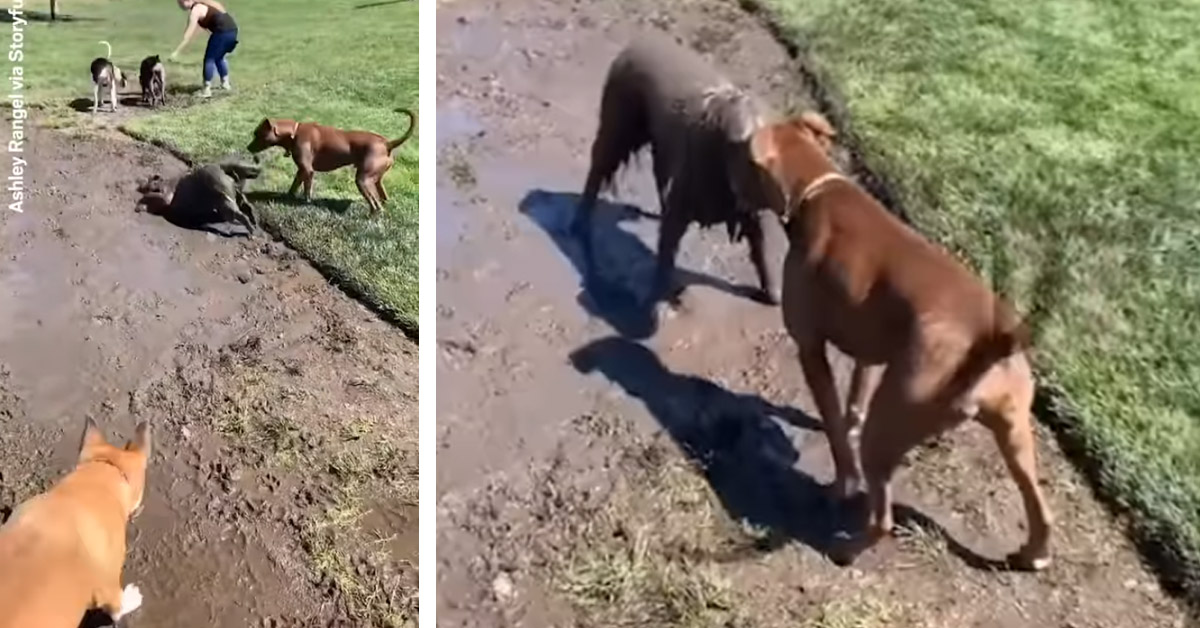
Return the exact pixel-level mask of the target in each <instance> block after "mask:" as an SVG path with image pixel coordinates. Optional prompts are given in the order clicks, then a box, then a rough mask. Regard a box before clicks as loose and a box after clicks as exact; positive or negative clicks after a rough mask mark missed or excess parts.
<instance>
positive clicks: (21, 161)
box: [4, 0, 29, 212]
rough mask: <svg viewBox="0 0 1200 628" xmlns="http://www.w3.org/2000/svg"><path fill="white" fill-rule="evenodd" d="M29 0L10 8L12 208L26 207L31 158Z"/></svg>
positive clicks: (14, 4) (14, 1)
mask: <svg viewBox="0 0 1200 628" xmlns="http://www.w3.org/2000/svg"><path fill="white" fill-rule="evenodd" d="M24 9H25V0H13V6H12V8H11V9H9V10H8V14H9V15H10V16H11V18H12V19H11V24H12V43H11V44H9V47H8V61H9V63H11V64H12V70H11V71H10V72H9V75H8V78H9V81H10V82H11V88H10V90H9V94H8V100H9V103H10V104H11V106H12V109H11V116H10V118H9V120H10V123H11V125H12V126H11V131H12V134H11V135H10V136H9V140H8V154H9V155H12V169H11V171H10V173H9V175H8V185H6V186H5V188H4V189H6V190H8V193H9V194H10V195H11V199H12V200H11V202H10V203H9V204H8V208H9V209H10V210H12V211H15V212H23V211H25V207H24V205H25V193H26V189H25V171H26V167H27V166H28V165H29V162H28V161H26V160H25V157H24V154H25V129H26V124H27V122H28V118H29V111H28V110H27V109H26V108H25V66H24V65H22V64H23V63H24V62H25V49H24V44H25V27H26V26H27V25H28V24H29V20H27V19H25V15H24V13H25V11H24Z"/></svg>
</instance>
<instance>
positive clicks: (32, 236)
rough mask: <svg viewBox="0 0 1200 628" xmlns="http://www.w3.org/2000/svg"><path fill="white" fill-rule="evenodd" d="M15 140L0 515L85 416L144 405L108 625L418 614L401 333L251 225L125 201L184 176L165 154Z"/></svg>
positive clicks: (411, 433) (129, 415)
mask: <svg viewBox="0 0 1200 628" xmlns="http://www.w3.org/2000/svg"><path fill="white" fill-rule="evenodd" d="M101 115H103V114H101ZM29 143H30V145H31V146H32V147H33V151H34V152H33V153H32V154H29V155H28V158H29V159H30V161H31V162H32V163H31V168H32V169H31V172H30V175H29V178H28V179H27V185H28V187H29V189H31V190H32V197H31V199H30V201H29V202H28V203H27V204H26V207H25V212H24V213H21V214H17V213H14V212H9V211H7V210H5V211H0V450H2V451H3V452H4V456H3V457H0V508H2V509H3V510H2V511H0V516H7V514H8V513H9V511H10V510H11V508H12V507H13V506H15V505H16V504H17V503H19V502H20V501H21V500H23V499H24V498H26V497H29V496H31V495H32V494H34V493H35V492H37V491H39V490H42V489H44V488H46V487H48V486H49V485H50V483H51V482H53V481H54V480H55V479H56V478H58V477H60V476H61V475H62V474H63V473H64V472H66V471H67V470H68V469H69V468H70V467H71V466H72V465H73V463H74V456H75V455H76V454H77V453H78V450H77V447H78V443H79V434H80V433H81V432H80V430H81V429H82V426H83V421H84V417H87V416H91V417H94V418H95V419H96V420H97V422H98V423H99V424H100V426H101V427H102V428H104V429H105V430H106V432H107V433H108V434H109V435H110V437H112V438H114V439H115V438H116V437H117V436H120V437H122V438H127V437H128V436H129V435H130V434H131V433H132V431H133V426H134V424H135V423H136V422H137V421H141V420H147V421H150V422H151V423H152V424H153V426H154V430H155V432H154V453H153V457H152V459H151V462H150V469H149V473H148V479H147V482H148V489H147V491H148V492H147V497H146V501H145V508H144V510H143V511H142V513H141V515H140V516H139V517H137V518H136V519H135V520H134V521H133V523H132V525H131V526H130V532H129V541H130V542H129V547H130V549H129V557H128V562H127V563H126V566H125V579H126V581H127V582H133V583H136V584H138V585H139V586H140V587H141V589H142V592H143V594H144V595H145V603H144V606H143V607H142V608H141V609H140V610H138V611H137V612H135V613H134V614H133V615H131V616H130V617H129V618H128V620H127V623H126V625H128V626H131V627H137V626H166V625H170V626H180V627H184V626H197V627H199V626H205V627H208V626H277V627H282V626H359V625H392V626H402V625H415V622H416V612H417V602H416V591H417V344H416V343H415V342H414V341H412V340H410V339H408V338H406V337H405V336H404V335H403V334H402V333H401V332H399V331H398V330H397V329H395V328H394V327H391V326H389V325H387V324H385V323H383V322H381V321H380V320H378V319H377V318H376V317H375V316H374V315H372V314H371V313H370V312H369V311H368V310H367V309H365V308H364V307H362V306H361V305H359V304H358V303H357V302H355V301H353V300H351V299H350V298H348V297H346V296H345V295H344V294H342V293H341V292H339V291H338V290H337V289H335V288H333V287H331V286H329V285H328V284H327V283H326V282H325V280H324V279H322V277H321V276H320V275H319V274H318V273H317V272H316V271H315V270H313V269H312V268H311V267H310V266H309V265H308V264H307V263H306V262H305V261H304V260H302V259H300V258H298V257H297V256H296V255H295V254H294V253H293V252H292V251H291V250H290V249H288V248H287V247H286V246H284V245H283V244H281V243H279V242H275V241H273V240H272V238H270V237H269V236H266V235H261V236H260V237H258V238H257V239H254V240H248V239H245V238H226V237H221V236H219V235H216V234H213V233H209V232H203V231H197V230H191V229H182V228H180V227H177V226H174V225H172V224H169V223H167V222H166V221H164V220H163V219H161V218H158V217H155V216H150V215H146V214H135V213H134V212H133V207H134V204H135V201H136V191H135V186H136V182H137V181H139V180H141V179H144V178H145V177H146V176H148V175H149V174H151V173H155V172H157V173H162V174H164V175H172V174H177V173H181V172H182V171H183V170H184V166H183V165H182V164H181V163H179V162H178V161H176V160H175V159H174V158H172V157H170V156H169V155H166V154H165V153H163V152H162V151H160V150H158V149H154V148H150V147H148V146H145V145H142V144H139V143H136V142H134V141H132V140H129V139H127V138H120V137H113V136H110V135H104V136H103V137H96V138H82V137H78V136H77V135H71V136H68V135H64V134H62V133H60V132H57V131H51V130H40V131H37V130H35V132H34V134H33V135H32V138H31V139H30V142H29ZM6 205H7V202H6ZM122 442H123V441H122Z"/></svg>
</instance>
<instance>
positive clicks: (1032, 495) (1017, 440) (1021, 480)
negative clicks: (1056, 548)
mask: <svg viewBox="0 0 1200 628" xmlns="http://www.w3.org/2000/svg"><path fill="white" fill-rule="evenodd" d="M1019 388H1020V390H1018V391H1015V392H1010V393H1009V394H1008V395H1006V396H1005V398H1004V399H1003V400H1002V402H1001V403H997V404H993V405H992V406H990V407H989V406H988V405H985V406H983V407H981V408H980V412H979V416H978V420H979V422H980V423H982V424H983V425H984V426H985V427H987V428H988V430H990V431H991V432H992V435H993V436H994V437H995V439H996V445H997V446H998V447H999V449H1000V455H1001V456H1003V458H1004V463H1005V465H1006V466H1007V467H1008V471H1009V473H1010V474H1012V478H1013V481H1014V482H1016V484H1017V490H1018V491H1020V493H1021V501H1022V502H1023V503H1024V506H1025V517H1026V520H1027V521H1028V529H1029V536H1028V539H1027V540H1026V542H1025V545H1023V546H1022V547H1021V549H1020V550H1018V551H1017V552H1016V553H1014V554H1010V555H1009V556H1008V561H1009V563H1010V564H1012V565H1013V566H1015V567H1018V568H1020V569H1028V570H1033V571H1039V570H1042V569H1045V568H1046V567H1048V566H1049V565H1050V527H1051V525H1052V521H1051V516H1050V512H1049V508H1048V507H1047V506H1046V500H1045V498H1044V497H1043V496H1042V491H1041V488H1039V486H1038V478H1037V453H1036V448H1035V444H1034V435H1033V425H1032V418H1031V416H1030V407H1031V405H1032V403H1033V385H1032V379H1031V378H1029V379H1025V380H1024V381H1023V382H1022V383H1021V385H1020V386H1019Z"/></svg>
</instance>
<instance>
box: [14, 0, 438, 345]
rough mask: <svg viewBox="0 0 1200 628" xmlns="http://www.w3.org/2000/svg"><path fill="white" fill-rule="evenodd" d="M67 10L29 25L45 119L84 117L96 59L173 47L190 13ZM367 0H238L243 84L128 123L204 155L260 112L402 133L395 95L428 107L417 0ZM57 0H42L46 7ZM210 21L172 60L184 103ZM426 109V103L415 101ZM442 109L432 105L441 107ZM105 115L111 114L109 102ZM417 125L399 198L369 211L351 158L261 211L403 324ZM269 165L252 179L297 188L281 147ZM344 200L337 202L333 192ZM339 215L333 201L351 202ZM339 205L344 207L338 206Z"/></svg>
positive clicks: (235, 64)
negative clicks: (304, 194)
mask: <svg viewBox="0 0 1200 628" xmlns="http://www.w3.org/2000/svg"><path fill="white" fill-rule="evenodd" d="M63 4H64V8H63V9H62V11H63V12H64V13H66V14H69V15H70V16H72V17H74V18H76V20H74V21H70V22H62V23H57V24H48V23H34V24H31V25H30V27H29V28H30V30H29V41H30V43H29V45H28V51H27V55H28V57H27V60H26V70H25V71H26V74H27V76H28V77H29V78H28V84H29V89H30V90H31V92H30V96H31V99H30V100H31V102H32V103H34V104H36V105H38V106H39V107H41V108H42V109H43V111H44V112H45V115H46V116H47V118H48V119H51V120H54V121H55V122H56V123H61V121H62V119H63V118H64V117H66V118H70V117H74V118H83V117H86V116H79V115H76V114H74V112H73V111H71V110H70V109H69V108H68V107H67V105H68V103H70V102H71V101H72V100H75V99H78V98H81V97H88V98H90V96H91V86H90V82H89V80H88V78H87V72H86V67H87V64H88V63H90V62H91V60H92V58H94V57H96V56H98V55H103V54H104V52H105V49H104V47H103V46H101V45H99V44H98V43H97V42H98V41H100V40H107V41H108V42H110V43H111V44H112V45H113V57H114V60H115V61H116V62H117V63H118V65H120V66H121V67H123V68H125V69H126V70H127V71H129V72H132V73H133V75H134V76H133V77H132V78H133V84H132V85H130V88H129V90H130V91H136V90H137V81H136V73H137V68H138V64H139V63H140V61H141V59H142V58H143V57H145V56H146V55H150V54H160V55H162V57H163V58H164V59H165V58H166V57H167V55H169V54H170V52H171V51H172V50H173V49H174V48H175V46H177V45H178V44H179V40H180V38H181V37H182V34H183V27H184V24H185V22H184V19H185V15H184V12H183V11H181V10H180V9H179V8H178V7H177V5H176V4H175V3H174V2H172V1H170V0H121V1H120V2H97V1H96V0H68V1H67V2H64V3H63ZM364 4H372V3H369V2H366V0H329V1H325V0H255V1H254V2H241V1H239V0H233V1H232V2H230V3H229V4H227V5H226V6H228V8H229V10H230V11H231V12H232V13H233V15H234V17H235V18H236V20H237V22H238V26H239V31H240V36H239V39H240V43H239V44H238V47H237V50H236V51H235V53H234V55H233V56H232V57H230V73H231V78H232V82H233V85H234V92H233V93H232V94H222V93H220V90H217V91H218V96H219V97H218V98H216V99H214V100H213V101H212V102H204V103H201V104H196V105H195V106H190V107H178V108H171V109H169V110H166V111H163V112H161V113H157V114H151V115H139V116H137V117H136V118H134V119H132V120H130V121H129V122H127V123H126V124H125V129H126V130H127V131H128V132H129V133H130V134H132V135H134V136H135V137H139V138H142V139H145V140H148V141H152V142H155V143H160V144H163V145H167V146H170V147H171V148H173V149H176V150H178V151H180V152H182V153H183V154H185V155H187V156H188V157H189V158H192V159H197V160H204V159H210V158H214V157H219V156H222V155H225V154H227V153H230V152H234V151H243V150H244V149H245V146H246V144H247V143H248V142H249V141H250V135H251V132H252V131H253V129H254V127H255V126H256V125H257V124H258V122H259V121H261V120H262V118H263V117H267V116H269V117H285V118H294V119H297V120H301V121H305V120H308V121H315V122H321V123H323V124H328V125H332V126H337V127H343V128H353V129H367V130H371V131H375V132H378V133H381V134H383V135H385V136H387V137H397V136H399V135H400V134H402V133H403V132H404V130H405V129H406V128H407V118H405V117H404V116H403V115H401V114H399V113H396V112H395V109H396V108H397V107H408V108H410V109H412V110H414V111H416V110H417V66H418V62H417V2H415V1H403V2H397V3H392V4H383V5H380V6H370V7H366V8H361V9H356V8H355V6H357V5H364ZM47 7H48V5H47V6H38V5H34V6H32V7H29V8H31V9H36V10H42V11H45V10H47ZM206 40H207V33H204V32H200V33H198V34H197V36H196V37H195V38H194V39H193V40H192V42H191V43H190V44H189V46H188V48H187V49H186V50H185V51H184V52H183V53H182V55H181V60H180V62H179V63H169V64H168V65H167V82H168V85H169V87H170V88H171V89H172V90H176V89H178V90H180V92H178V93H176V94H171V93H168V97H169V98H171V97H174V98H175V100H176V102H179V101H185V102H186V101H190V100H192V99H191V98H190V97H189V96H188V95H187V93H188V92H189V91H192V90H195V89H197V88H198V87H199V86H200V84H201V82H202V78H201V62H202V59H203V54H204V45H205V43H206ZM417 113H418V115H420V112H419V111H418V112H417ZM432 114H433V112H426V115H432ZM101 115H103V114H101ZM417 146H418V140H417V136H416V135H415V134H414V136H413V137H412V138H411V139H410V140H409V141H408V142H406V143H405V144H404V146H402V147H400V148H399V149H398V150H397V151H396V152H395V153H394V155H395V157H396V164H395V166H393V167H392V169H391V171H389V173H388V175H387V176H386V177H385V178H384V185H385V187H386V188H387V190H388V194H389V196H390V197H391V199H390V200H389V201H388V203H387V207H386V210H385V212H384V214H383V215H382V216H381V217H379V218H371V217H370V216H369V214H368V210H367V207H366V204H365V203H364V202H363V200H362V198H361V196H360V195H359V193H358V190H357V189H356V187H355V185H354V178H353V168H346V169H343V170H340V171H337V172H333V173H319V174H318V175H317V176H316V179H315V182H314V186H313V187H314V192H313V195H314V199H315V201H316V202H317V204H316V205H306V204H303V203H295V204H293V203H287V202H275V201H270V202H268V201H265V200H264V201H260V202H258V204H257V206H258V207H259V209H260V213H261V214H262V215H263V217H264V222H265V223H266V224H267V225H268V226H269V227H270V228H271V229H272V230H273V231H276V232H277V233H279V234H280V235H281V236H282V237H283V238H284V239H285V240H286V241H287V242H288V243H289V244H290V245H292V246H293V247H295V248H296V249H298V250H299V251H300V252H301V253H303V254H304V255H305V256H306V257H308V258H309V259H310V260H311V261H313V262H314V263H315V264H316V265H317V266H318V267H320V268H322V270H324V271H326V272H327V273H328V274H329V275H330V276H331V278H332V279H333V280H334V281H336V282H338V283H339V284H341V285H343V286H344V287H345V288H346V289H347V290H348V291H350V292H352V293H354V294H356V295H358V296H360V297H361V298H362V299H363V300H365V301H366V302H367V303H369V304H370V305H371V306H373V307H375V308H376V309H377V310H379V311H380V312H381V313H382V314H383V315H384V316H385V317H387V318H388V319H390V320H392V321H394V322H396V323H397V324H398V325H399V326H400V327H402V328H403V329H404V330H405V331H406V332H408V333H410V334H412V335H414V336H415V335H416V331H417V303H418V281H417V224H418V207H417V205H418V202H417V201H418V188H417V181H418V173H417ZM264 157H266V163H267V165H268V166H269V167H268V169H267V171H266V172H265V173H264V175H263V177H262V179H261V180H260V181H259V182H257V183H256V184H254V186H253V187H252V188H251V189H252V190H262V191H271V192H286V190H287V188H288V187H289V185H290V184H291V179H292V176H293V175H294V173H295V166H293V165H292V163H291V161H290V159H288V158H287V157H285V156H284V155H283V152H282V150H280V149H272V150H271V151H270V152H268V153H265V154H264ZM323 201H333V203H323ZM346 202H350V203H352V204H351V205H350V206H349V209H348V210H347V211H345V212H344V213H340V214H339V213H336V212H334V211H330V210H329V209H327V208H326V205H329V204H332V205H335V206H344V205H345V203H346ZM339 208H340V207H339Z"/></svg>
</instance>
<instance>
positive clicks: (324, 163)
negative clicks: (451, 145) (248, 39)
mask: <svg viewBox="0 0 1200 628" xmlns="http://www.w3.org/2000/svg"><path fill="white" fill-rule="evenodd" d="M397 111H399V112H400V113H403V114H405V115H407V116H408V130H407V131H405V132H404V135H403V136H401V137H400V138H399V139H395V140H391V141H388V139H387V138H385V137H383V136H382V135H379V134H378V133H371V132H368V131H343V130H342V129H335V128H333V127H331V126H324V125H320V124H316V123H313V122H296V121H295V120H286V119H280V120H271V119H270V118H264V119H263V121H262V122H261V123H260V124H259V125H258V128H256V129H255V130H254V139H252V140H250V144H249V146H247V147H246V150H248V151H250V152H251V153H259V152H262V151H264V150H266V149H268V148H271V147H272V146H281V147H283V149H284V150H286V151H287V152H288V154H289V155H291V157H292V161H293V162H295V164H296V178H295V179H294V180H293V181H292V187H291V189H290V190H288V194H289V195H292V196H295V194H296V192H297V190H299V189H300V184H301V183H303V184H304V200H306V201H310V202H311V201H312V180H313V173H314V172H329V171H330V170H337V169H338V168H343V167H345V166H349V165H350V164H354V168H355V170H356V174H355V179H354V182H355V183H356V184H357V185H358V191H359V193H361V194H362V195H363V198H364V199H366V201H367V205H368V206H370V208H371V213H375V214H377V213H379V212H380V211H381V210H382V209H383V202H384V201H386V200H387V199H388V195H387V191H385V190H384V189H383V175H384V174H385V173H387V171H388V170H389V169H390V168H391V167H392V164H393V163H394V160H393V159H392V151H394V150H396V148H398V147H399V146H400V145H401V144H403V143H404V142H405V141H407V140H408V138H409V137H410V136H412V134H413V131H414V130H415V129H416V128H417V116H416V114H414V113H413V112H412V111H409V110H408V109H398V110H397Z"/></svg>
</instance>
